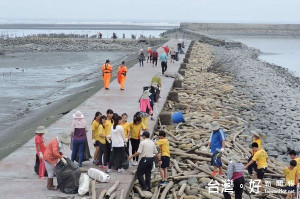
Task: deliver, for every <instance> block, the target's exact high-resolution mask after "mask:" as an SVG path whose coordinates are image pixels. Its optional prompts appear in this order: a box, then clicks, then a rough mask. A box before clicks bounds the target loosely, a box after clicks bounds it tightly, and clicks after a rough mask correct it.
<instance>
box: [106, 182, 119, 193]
mask: <svg viewBox="0 0 300 199" xmlns="http://www.w3.org/2000/svg"><path fill="white" fill-rule="evenodd" d="M119 184H120V180H117V181H116V182H115V184H114V185H113V186H112V187H111V188H110V189H109V190H108V191H107V192H106V196H110V195H111V194H112V193H113V192H114V191H115V190H116V189H117V187H118V186H119Z"/></svg>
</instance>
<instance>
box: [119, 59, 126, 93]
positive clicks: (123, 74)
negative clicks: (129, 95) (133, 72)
mask: <svg viewBox="0 0 300 199" xmlns="http://www.w3.org/2000/svg"><path fill="white" fill-rule="evenodd" d="M127 72H128V69H127V67H126V65H125V61H122V65H121V66H119V68H118V83H119V84H120V90H124V85H125V80H126V74H127Z"/></svg>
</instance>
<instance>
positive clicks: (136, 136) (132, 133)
mask: <svg viewBox="0 0 300 199" xmlns="http://www.w3.org/2000/svg"><path fill="white" fill-rule="evenodd" d="M141 130H146V127H145V125H144V124H143V123H142V118H141V116H139V115H138V116H136V117H134V118H133V122H131V123H129V137H130V143H131V147H132V154H134V153H135V152H137V150H138V148H139V145H140V135H141ZM138 160H139V157H138V156H135V157H133V163H132V165H133V166H136V165H137V164H138Z"/></svg>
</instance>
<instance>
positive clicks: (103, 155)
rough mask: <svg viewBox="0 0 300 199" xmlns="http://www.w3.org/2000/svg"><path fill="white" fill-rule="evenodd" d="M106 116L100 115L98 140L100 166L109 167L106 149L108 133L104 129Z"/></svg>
mask: <svg viewBox="0 0 300 199" xmlns="http://www.w3.org/2000/svg"><path fill="white" fill-rule="evenodd" d="M106 119H107V118H106V116H105V115H102V116H101V117H100V123H99V127H98V133H97V141H99V156H98V159H99V168H101V169H105V170H106V169H107V150H106V134H105V129H104V124H105V122H106Z"/></svg>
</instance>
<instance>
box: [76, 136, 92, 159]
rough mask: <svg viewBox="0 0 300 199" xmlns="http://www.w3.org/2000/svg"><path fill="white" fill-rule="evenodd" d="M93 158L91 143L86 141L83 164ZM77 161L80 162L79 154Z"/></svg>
mask: <svg viewBox="0 0 300 199" xmlns="http://www.w3.org/2000/svg"><path fill="white" fill-rule="evenodd" d="M91 158H92V156H91V153H90V148H89V143H88V141H87V140H86V141H85V145H84V149H83V158H82V162H85V161H90V159H91ZM75 161H76V162H78V161H79V154H78V153H77V154H76V158H75Z"/></svg>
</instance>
